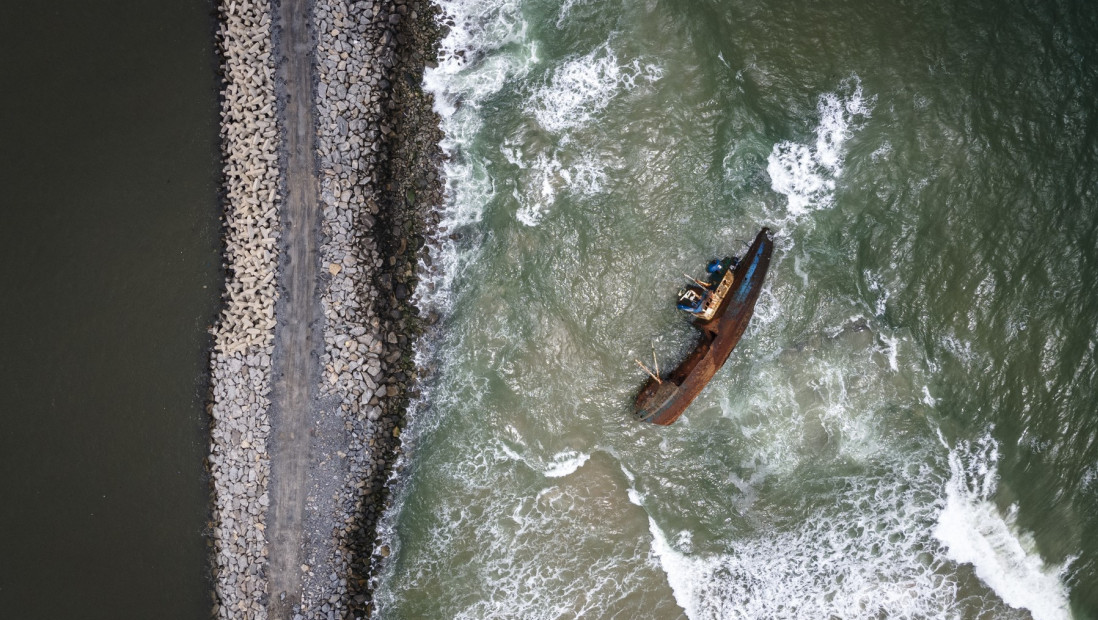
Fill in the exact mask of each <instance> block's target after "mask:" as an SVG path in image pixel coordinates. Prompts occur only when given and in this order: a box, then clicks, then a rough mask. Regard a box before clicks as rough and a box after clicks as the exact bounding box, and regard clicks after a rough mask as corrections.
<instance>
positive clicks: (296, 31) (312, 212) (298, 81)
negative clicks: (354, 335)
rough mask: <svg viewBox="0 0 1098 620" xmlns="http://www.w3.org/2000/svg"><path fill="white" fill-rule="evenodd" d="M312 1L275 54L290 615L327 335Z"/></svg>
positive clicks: (279, 438)
mask: <svg viewBox="0 0 1098 620" xmlns="http://www.w3.org/2000/svg"><path fill="white" fill-rule="evenodd" d="M311 5H312V2H311V1H310V0H282V2H281V3H280V5H279V10H278V19H277V21H276V28H277V30H276V32H277V33H278V39H277V47H276V52H277V55H278V58H279V59H280V61H281V62H280V67H279V69H280V71H279V85H280V87H281V88H280V89H279V93H278V94H279V99H280V101H281V103H282V104H283V106H284V107H283V119H284V123H285V128H284V129H285V136H286V162H285V170H284V173H283V174H284V179H285V191H286V198H285V202H284V203H283V205H282V212H281V216H282V241H283V263H282V265H281V270H280V271H281V279H280V280H281V285H282V287H283V288H282V297H281V302H280V304H279V305H278V306H277V307H276V316H277V317H278V324H277V327H276V329H275V347H274V384H273V386H272V387H273V391H272V394H271V426H272V428H273V429H274V430H275V434H274V437H272V440H271V446H270V450H271V486H270V489H269V493H270V498H271V508H270V514H269V515H268V519H267V535H268V540H269V545H270V566H269V568H268V579H269V593H270V594H271V599H270V605H269V608H268V613H269V614H270V617H272V618H279V619H282V618H286V619H290V618H292V617H293V614H294V607H299V606H300V603H301V578H302V569H301V566H302V564H304V562H303V559H304V545H303V543H304V539H305V532H304V528H305V500H306V483H307V472H308V469H309V467H310V465H311V463H312V461H313V458H314V457H313V455H312V454H311V447H312V446H311V440H310V429H311V427H312V425H313V421H314V420H315V419H316V413H317V404H316V390H315V387H316V385H317V374H318V373H317V359H319V357H320V352H321V347H322V345H323V340H322V339H321V338H320V337H319V334H318V333H317V322H318V320H319V319H320V316H321V310H320V303H319V300H318V297H317V296H318V286H317V285H318V281H317V274H318V268H317V261H318V257H317V235H318V233H319V230H320V216H319V210H318V207H317V175H316V165H315V161H314V157H313V153H314V152H315V150H316V131H315V130H314V125H315V121H314V116H315V115H314V112H313V105H312V104H313V43H312V35H311V19H312V18H311V15H312V7H311Z"/></svg>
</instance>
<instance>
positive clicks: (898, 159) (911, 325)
mask: <svg viewBox="0 0 1098 620" xmlns="http://www.w3.org/2000/svg"><path fill="white" fill-rule="evenodd" d="M441 5H442V7H443V9H444V11H445V12H446V13H447V15H448V16H449V19H450V28H449V32H448V34H447V36H446V38H445V41H444V43H443V54H442V58H441V60H440V63H439V66H438V67H437V68H434V69H432V70H431V71H430V72H429V73H428V76H427V85H428V87H429V88H430V90H431V91H432V92H433V93H434V94H435V97H436V98H437V99H436V103H437V106H438V110H439V111H440V113H441V114H442V117H443V122H444V128H445V130H446V133H447V136H448V137H447V140H446V143H445V148H446V149H447V151H448V153H449V154H450V160H449V162H448V163H447V165H446V173H447V178H448V203H447V207H446V208H447V214H446V221H445V225H446V227H447V234H448V235H451V234H452V236H453V239H454V240H452V241H447V243H446V244H445V245H444V247H443V248H442V250H441V251H440V252H439V253H436V255H435V256H434V257H433V259H432V261H431V265H430V270H431V274H432V275H431V277H429V278H427V279H426V280H425V281H424V282H423V284H422V285H421V286H420V289H419V291H418V296H419V302H420V304H421V306H423V307H424V309H425V310H426V309H434V310H436V311H439V312H440V313H441V314H442V316H443V317H444V318H443V326H444V327H443V329H442V330H441V332H440V333H441V336H440V337H437V338H434V339H430V340H427V341H424V342H423V343H421V346H420V356H421V362H422V363H423V364H424V367H425V368H428V369H430V374H429V376H428V378H427V380H426V382H425V385H424V394H423V397H422V399H421V400H420V401H419V402H418V404H417V405H416V407H415V409H414V411H413V412H412V413H411V414H410V420H409V427H408V428H407V429H405V433H404V435H403V436H404V437H405V439H406V442H407V443H406V445H407V449H408V455H407V457H406V459H405V462H404V468H403V471H402V473H401V474H399V476H398V478H397V480H396V494H395V497H394V502H393V506H392V508H391V509H390V510H389V511H388V513H387V515H386V518H385V527H386V528H388V536H389V537H390V538H391V540H392V543H393V548H392V554H391V555H390V557H389V560H388V562H387V564H386V565H385V566H384V571H383V573H382V575H381V577H380V579H379V582H378V593H377V601H378V604H379V609H380V612H381V613H380V616H381V617H383V618H418V617H424V618H578V617H584V618H622V619H625V618H690V619H691V620H697V619H702V618H1030V617H1032V618H1035V619H1037V620H1051V619H1062V618H1076V619H1084V618H1098V564H1096V562H1098V392H1096V388H1098V386H1096V379H1098V377H1096V370H1098V365H1096V359H1095V346H1096V341H1098V291H1096V289H1095V284H1094V283H1095V282H1096V281H1098V201H1096V192H1098V161H1096V159H1098V106H1096V105H1095V101H1096V100H1098V4H1095V3H1093V2H1087V1H1085V0H1070V1H1067V0H1065V1H1059V2H1057V1H1043V2H1025V1H1020V2H1010V3H1003V2H995V1H991V0H985V1H982V2H980V1H973V0H963V1H961V2H945V1H937V2H908V1H900V2H891V3H878V4H873V3H869V4H867V3H864V2H851V1H844V0H824V1H821V2H810V3H809V2H803V3H796V2H793V3H789V2H786V3H782V2H777V3H775V2H757V1H743V0H721V1H700V0H678V1H670V0H647V1H644V2H614V1H610V2H595V1H593V0H586V1H585V0H565V1H564V2H559V1H546V0H443V1H442V2H441ZM761 226H769V227H771V228H772V229H773V230H774V232H775V239H776V250H775V253H774V260H773V263H772V265H771V268H770V275H769V278H768V281H767V284H766V286H765V289H764V292H763V294H762V296H761V298H760V301H759V304H758V307H757V310H756V314H755V317H754V319H753V321H752V323H751V326H750V328H749V329H748V331H747V333H746V335H745V336H744V339H743V341H742V342H741V344H740V346H739V347H738V348H737V350H736V351H735V352H734V353H733V355H732V357H731V358H730V359H729V361H728V363H727V365H726V366H725V367H724V369H723V370H722V371H721V372H720V373H718V374H717V376H716V377H715V378H714V380H713V382H712V383H711V384H710V386H709V388H708V389H707V391H706V392H704V393H703V394H702V396H701V397H700V398H699V399H698V400H697V401H696V402H695V403H694V404H693V405H692V406H691V407H690V409H688V411H687V413H686V414H685V416H684V417H683V418H682V419H680V420H679V421H678V422H677V423H676V424H675V425H674V426H671V427H668V428H660V427H655V426H650V425H645V424H640V423H636V422H634V421H632V419H631V417H630V413H631V404H632V401H633V398H634V396H635V394H636V391H637V390H638V389H639V387H640V386H641V384H642V383H643V382H644V380H645V378H646V377H645V375H644V373H643V372H642V371H641V370H640V369H638V368H637V367H636V365H635V363H634V358H637V359H640V360H642V361H646V362H647V361H648V360H650V359H651V357H652V354H653V351H654V353H655V355H656V357H657V358H658V359H659V362H660V364H661V367H662V368H663V369H664V370H665V371H666V370H667V369H668V368H670V367H671V366H672V365H673V364H675V363H677V362H678V361H679V360H680V359H681V358H682V357H683V356H684V354H685V353H686V352H687V351H688V350H689V349H690V348H691V346H692V343H693V341H694V334H693V332H692V328H691V327H690V326H689V325H688V323H687V320H686V318H685V317H684V316H682V315H681V314H679V313H678V312H677V311H676V310H675V309H674V297H675V294H676V292H677V290H678V288H679V286H680V285H681V284H682V283H683V282H684V278H683V276H682V274H683V272H686V273H690V274H695V275H697V274H701V273H702V270H703V267H704V265H705V263H706V262H707V261H708V260H709V259H710V258H713V257H718V256H723V255H726V254H728V253H732V252H736V251H738V250H742V249H743V248H744V247H745V245H744V241H746V240H750V239H751V238H752V237H753V236H754V234H755V233H756V232H757V231H758V229H759V228H760V227H761Z"/></svg>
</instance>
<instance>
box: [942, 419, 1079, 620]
mask: <svg viewBox="0 0 1098 620" xmlns="http://www.w3.org/2000/svg"><path fill="white" fill-rule="evenodd" d="M998 460H999V449H998V445H997V444H996V443H995V440H994V439H993V438H992V437H991V435H990V433H989V434H987V435H985V436H984V437H981V438H980V439H978V440H977V441H976V442H968V441H961V442H958V444H957V446H956V448H954V449H953V450H951V451H950V453H949V470H950V478H949V481H948V482H947V483H946V501H945V507H944V508H943V509H942V512H941V514H940V515H938V524H937V526H936V527H935V528H934V536H935V538H937V539H938V540H939V541H941V542H942V544H943V545H945V547H946V548H947V549H948V556H949V558H950V559H951V560H953V561H955V562H958V563H962V564H971V565H972V566H973V568H974V569H975V572H976V576H977V577H979V578H980V580H981V581H983V582H984V583H985V584H987V586H988V587H990V588H991V589H992V590H994V591H995V593H996V594H998V595H999V597H1000V598H1002V599H1003V601H1004V602H1006V603H1007V604H1008V605H1010V606H1011V607H1017V608H1023V609H1027V610H1029V612H1030V613H1031V614H1033V618H1034V620H1061V619H1070V618H1071V612H1070V610H1069V607H1068V590H1067V587H1066V586H1065V585H1064V583H1063V577H1064V574H1065V573H1066V571H1067V568H1068V565H1069V564H1070V559H1069V560H1068V561H1066V562H1064V564H1062V565H1049V564H1046V563H1045V562H1044V561H1043V560H1042V559H1041V556H1040V554H1039V553H1038V550H1037V547H1036V543H1035V541H1034V539H1033V536H1032V535H1030V534H1028V533H1026V532H1023V531H1020V530H1019V528H1018V526H1017V522H1016V516H1015V515H1016V511H1017V507H1016V506H1012V507H1011V508H1010V510H1009V511H1008V512H1007V514H1006V515H1005V516H1004V515H1002V514H1001V513H1000V512H999V509H998V508H997V507H996V505H995V503H994V502H993V501H992V498H993V496H994V493H995V488H996V485H997V480H998V474H997V472H996V465H997V463H998Z"/></svg>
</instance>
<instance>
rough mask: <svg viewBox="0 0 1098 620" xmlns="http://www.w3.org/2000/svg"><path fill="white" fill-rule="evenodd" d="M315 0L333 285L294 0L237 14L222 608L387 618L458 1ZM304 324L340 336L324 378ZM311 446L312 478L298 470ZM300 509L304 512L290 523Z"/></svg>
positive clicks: (231, 90)
mask: <svg viewBox="0 0 1098 620" xmlns="http://www.w3.org/2000/svg"><path fill="white" fill-rule="evenodd" d="M306 4H311V5H312V12H311V19H306V20H305V21H306V22H307V23H308V26H307V28H308V29H309V35H310V36H311V42H312V45H311V49H309V50H307V51H305V50H302V49H301V48H300V36H301V35H300V33H297V34H296V35H294V36H295V37H297V42H291V43H289V45H290V46H298V47H294V48H293V49H290V50H288V52H289V53H307V54H308V57H309V60H311V62H312V67H311V68H312V70H313V72H314V79H313V84H311V85H310V89H311V91H312V95H313V100H312V101H311V102H310V104H311V105H310V107H311V114H312V119H313V125H314V131H315V141H316V148H315V152H314V153H313V158H312V161H313V164H314V166H315V170H314V172H315V175H316V179H317V187H316V194H318V195H316V196H315V198H316V199H317V200H318V201H319V202H318V206H319V227H320V230H319V231H318V232H315V233H313V235H314V237H313V239H312V242H313V243H315V245H316V247H317V248H318V250H319V251H318V252H315V254H318V255H314V256H312V257H311V259H312V261H314V265H315V266H316V268H317V269H316V270H317V271H319V278H313V281H312V282H308V283H307V286H306V287H305V288H301V287H300V286H298V288H288V287H287V277H288V274H290V273H291V272H292V268H293V261H292V260H289V261H288V257H290V256H292V255H293V253H294V252H297V253H298V255H299V256H300V255H301V254H300V252H301V247H299V246H300V245H301V240H300V235H298V237H297V238H296V240H295V237H294V236H293V232H292V230H293V229H292V225H293V223H294V222H293V221H292V219H293V218H292V216H291V217H290V221H287V211H286V210H287V208H289V207H287V203H288V202H289V201H290V198H289V197H290V193H291V192H290V188H288V187H287V175H288V166H291V165H290V164H289V163H288V162H289V160H290V158H291V157H292V156H293V155H294V153H293V152H290V151H288V149H287V139H288V136H287V127H288V126H291V125H293V123H290V122H288V119H287V118H286V114H288V113H289V111H290V110H291V108H292V104H293V99H292V94H289V93H287V90H286V89H287V81H286V80H284V79H282V76H283V71H284V70H285V68H286V64H287V62H289V61H288V59H287V51H283V50H281V49H280V47H276V45H280V46H282V45H287V41H285V40H281V39H280V37H285V36H287V31H286V30H285V29H284V28H283V25H282V24H281V23H280V21H281V20H280V19H279V18H278V17H277V16H278V15H279V13H280V11H279V9H281V8H282V7H283V5H282V4H278V3H275V4H274V6H272V5H271V4H267V3H264V2H256V3H248V2H243V3H239V4H238V3H237V2H222V3H221V5H220V7H219V18H220V21H221V28H220V29H219V37H218V38H219V48H220V50H221V57H222V65H221V71H222V76H223V79H224V80H225V82H224V89H223V91H222V149H223V169H224V176H223V184H224V196H225V216H224V218H225V220H224V221H225V227H224V246H223V247H224V253H225V254H224V258H225V264H224V267H225V272H226V285H225V289H224V300H223V304H224V307H223V311H222V313H221V316H220V319H219V321H218V325H217V326H216V327H215V328H214V329H213V330H211V332H212V333H213V335H214V348H213V351H212V352H211V358H210V359H211V372H210V385H211V387H210V404H209V406H208V411H209V414H210V452H209V458H208V471H209V474H210V483H211V523H210V538H211V547H212V548H211V555H210V558H211V560H210V561H211V571H212V578H213V581H214V592H213V596H214V604H213V609H212V612H213V615H215V616H217V617H226V618H228V617H233V618H237V617H248V618H266V617H279V618H282V617H285V618H298V617H301V618H311V617H355V618H358V617H368V616H369V615H370V614H371V613H372V605H371V602H372V601H371V598H372V589H371V577H372V576H373V575H374V573H375V566H376V564H377V561H378V560H379V559H380V558H382V557H384V556H385V555H387V554H386V551H387V547H386V546H384V545H383V544H382V543H380V542H379V541H378V540H377V531H376V527H377V522H378V519H379V518H380V516H381V514H382V512H383V510H384V507H385V505H386V503H387V501H388V487H387V482H388V480H389V478H390V476H391V474H392V468H393V464H394V462H395V461H396V459H397V457H398V455H399V453H400V446H401V441H400V429H401V428H402V427H403V425H404V414H405V411H406V408H407V406H408V402H409V397H410V396H411V395H412V394H413V393H414V391H415V377H416V369H415V368H414V364H413V351H412V348H413V345H414V343H415V341H416V338H417V336H418V335H419V334H420V333H421V319H420V318H419V316H418V312H417V310H416V309H415V307H414V306H413V305H412V293H413V292H414V290H415V287H416V284H417V282H418V279H419V267H418V264H419V260H420V258H422V257H423V256H424V255H425V253H426V252H427V251H428V250H427V249H425V248H426V247H427V245H428V242H427V240H428V239H429V238H431V237H432V236H433V224H432V222H433V221H434V222H437V216H435V217H433V214H434V213H435V212H436V210H437V209H438V208H439V206H440V205H441V202H442V184H441V180H440V171H441V161H442V153H441V149H440V148H439V146H438V143H439V141H440V139H441V137H442V136H441V132H440V130H439V119H438V117H437V116H436V115H435V113H434V112H433V109H432V99H431V97H430V96H429V95H426V94H425V93H424V92H423V91H422V87H421V84H422V72H423V69H424V67H425V65H426V64H427V63H429V62H431V61H433V60H434V57H435V54H436V50H437V41H438V38H439V31H438V22H437V15H438V9H437V7H435V6H434V5H433V4H432V3H430V2H427V1H418V0H417V1H407V0H401V1H392V2H346V1H332V0H316V1H315V2H306ZM280 41H281V42H280ZM276 57H277V58H278V59H279V62H275V61H274V60H273V58H276ZM291 87H293V85H292V84H291ZM298 88H300V85H299V86H298ZM288 94H289V97H287V95H288ZM287 99H289V103H290V104H291V105H287ZM296 113H297V114H299V115H300V112H296ZM259 136H262V138H263V139H261V140H257V137H259ZM291 168H292V166H291ZM257 179H258V180H257ZM287 262H289V265H290V266H289V267H287ZM299 265H300V260H299ZM305 271H306V272H308V271H309V270H308V269H306V270H305ZM303 291H304V292H305V294H307V295H308V299H306V301H307V302H308V301H311V302H312V303H314V305H315V304H319V308H318V310H319V311H320V314H319V316H320V320H319V321H310V323H309V325H307V326H301V325H296V324H295V321H296V320H298V319H297V318H296V316H295V315H293V314H292V313H291V312H289V311H288V310H287V308H288V307H289V306H290V305H291V304H292V303H293V301H294V299H295V296H296V298H297V299H300V298H301V297H302V295H303ZM294 328H297V329H296V331H298V332H301V331H307V332H313V333H314V334H315V335H316V338H314V340H315V339H319V338H322V342H314V344H313V348H312V350H313V353H312V354H310V355H308V356H307V357H308V360H307V363H308V364H309V367H308V368H307V369H305V370H304V371H303V370H302V369H301V368H298V367H291V365H290V364H288V363H287V360H286V356H285V355H284V350H285V346H286V343H287V342H289V341H290V339H291V336H290V334H291V333H292V332H294V331H295V329H294ZM299 357H300V355H299ZM310 375H312V377H314V379H312V380H310V379H309V376H310ZM302 386H304V387H305V388H307V391H308V392H309V393H310V394H312V396H310V397H309V398H308V399H307V405H306V408H307V411H306V412H305V413H306V416H305V417H306V421H307V426H306V427H307V428H308V432H307V433H300V432H294V429H293V428H291V427H292V425H291V424H289V422H288V420H287V419H285V418H284V416H285V414H286V412H287V411H290V410H291V406H290V405H288V404H286V401H284V400H283V401H280V400H279V399H280V398H282V397H281V396H280V395H281V394H285V393H291V392H293V391H294V390H298V391H300V388H301V387H302ZM280 402H281V404H280ZM295 402H297V403H298V405H294V406H295V407H296V406H299V405H300V402H301V401H300V400H298V401H295ZM299 426H300V424H299ZM303 428H305V427H303ZM301 435H304V436H301ZM291 444H293V445H296V448H292V449H291ZM268 447H270V451H269V452H268ZM292 455H297V456H292ZM294 458H299V459H300V465H301V467H302V468H303V469H304V472H303V476H299V477H295V474H293V473H286V474H280V473H279V472H281V471H289V472H292V471H293V467H292V466H291V469H290V470H286V469H285V468H286V467H288V466H290V462H291V461H292V460H293V459H294ZM272 471H273V472H274V475H273V476H272ZM300 480H303V481H304V487H302V484H301V482H300ZM282 481H285V482H286V484H284V485H282V486H281V487H280V486H279V483H280V482H282ZM295 481H296V482H295ZM279 489H281V490H279ZM287 489H288V490H289V492H288V491H287ZM295 511H296V514H297V515H299V516H300V518H299V519H297V521H295V520H294V519H293V518H287V517H285V516H284V515H286V514H290V515H293V514H294V513H295ZM276 532H280V533H281V534H278V535H277V536H278V537H277V538H276ZM295 535H296V536H297V537H298V538H297V539H296V540H297V541H300V542H295V539H294V536H295ZM280 545H281V546H280ZM287 550H289V551H287ZM272 551H276V555H277V560H275V558H273V557H272V556H271V552H272ZM296 554H299V555H300V558H301V564H300V566H298V565H297V558H294V559H290V557H289V556H290V555H296ZM275 561H278V562H281V564H280V565H278V566H275ZM289 562H292V565H288V564H287V563H289ZM298 570H300V573H298V572H297V571H298ZM295 581H296V583H295ZM287 584H289V585H287ZM273 588H278V589H279V590H280V591H279V592H274V591H271V590H272V589H273Z"/></svg>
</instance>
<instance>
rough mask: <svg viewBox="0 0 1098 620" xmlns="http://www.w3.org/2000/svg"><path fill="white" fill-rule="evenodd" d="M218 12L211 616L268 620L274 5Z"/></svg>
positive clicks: (240, 4)
mask: <svg viewBox="0 0 1098 620" xmlns="http://www.w3.org/2000/svg"><path fill="white" fill-rule="evenodd" d="M219 13H220V18H221V26H220V29H219V31H218V40H219V45H220V51H221V55H222V68H221V69H222V76H223V79H224V81H225V83H224V89H223V91H222V108H221V140H222V155H223V164H224V179H223V182H224V189H225V201H226V206H225V214H224V239H225V240H224V243H225V247H224V252H225V264H224V269H225V270H226V275H227V282H226V284H225V291H224V309H223V311H222V315H221V318H220V320H219V322H218V325H217V326H216V327H215V328H214V330H213V334H214V351H213V353H212V360H211V384H212V387H211V398H210V401H211V403H210V405H209V412H210V416H211V423H210V424H211V428H210V435H211V438H210V454H209V459H208V469H209V473H210V478H211V484H212V487H213V489H212V493H213V507H212V523H211V524H210V525H211V532H210V537H211V541H212V545H213V550H212V563H213V567H212V569H213V576H214V581H215V602H214V613H215V615H216V616H218V617H221V618H266V617H267V611H266V603H267V593H266V591H267V579H266V574H265V569H266V565H267V541H266V538H265V535H264V523H265V519H266V515H267V507H268V504H269V500H268V495H267V481H268V476H269V473H270V463H269V459H268V455H267V441H268V436H269V433H270V424H269V421H268V419H267V411H268V407H269V404H270V403H269V400H268V396H269V394H270V390H271V352H272V345H273V338H274V327H275V318H274V306H275V299H276V297H277V291H276V288H275V268H276V265H277V261H278V256H277V254H278V237H279V227H278V204H279V179H280V175H279V165H278V161H279V155H278V153H279V151H278V149H279V147H280V143H281V135H280V129H279V125H278V122H277V114H276V105H275V91H274V81H273V75H274V62H273V59H272V58H271V10H270V5H269V4H268V3H267V2H265V1H263V0H233V1H223V2H221V4H220V7H219Z"/></svg>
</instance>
